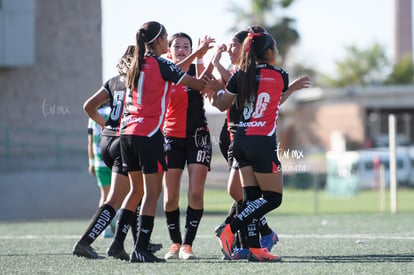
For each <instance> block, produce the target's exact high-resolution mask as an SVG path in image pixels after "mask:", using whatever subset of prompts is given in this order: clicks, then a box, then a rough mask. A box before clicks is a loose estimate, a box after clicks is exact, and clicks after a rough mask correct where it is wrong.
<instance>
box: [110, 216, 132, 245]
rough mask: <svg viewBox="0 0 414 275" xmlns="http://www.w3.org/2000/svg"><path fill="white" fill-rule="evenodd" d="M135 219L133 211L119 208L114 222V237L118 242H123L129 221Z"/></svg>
mask: <svg viewBox="0 0 414 275" xmlns="http://www.w3.org/2000/svg"><path fill="white" fill-rule="evenodd" d="M134 220H135V212H132V211H130V210H128V209H125V208H122V209H120V210H119V217H118V221H117V222H116V229H115V236H114V239H115V240H116V241H117V242H118V243H120V244H122V245H123V244H124V242H125V238H126V236H127V234H128V230H129V227H130V226H131V223H132V222H133V221H134Z"/></svg>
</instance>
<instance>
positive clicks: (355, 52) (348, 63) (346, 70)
mask: <svg viewBox="0 0 414 275" xmlns="http://www.w3.org/2000/svg"><path fill="white" fill-rule="evenodd" d="M335 64H336V74H337V77H336V78H332V77H330V76H325V78H324V79H325V80H324V82H325V83H326V84H327V85H328V86H333V87H344V86H354V85H356V86H366V85H368V84H372V83H383V82H384V79H385V77H384V73H385V71H386V69H387V68H388V65H389V62H388V59H387V57H386V54H385V50H384V47H383V46H381V45H380V44H378V43H375V44H373V45H372V46H371V47H369V48H367V49H359V48H357V47H356V46H348V47H346V56H345V58H344V59H343V60H340V61H336V62H335Z"/></svg>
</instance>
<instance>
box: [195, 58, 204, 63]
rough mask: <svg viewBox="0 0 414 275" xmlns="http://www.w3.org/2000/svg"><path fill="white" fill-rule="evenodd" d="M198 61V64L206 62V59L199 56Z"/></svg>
mask: <svg viewBox="0 0 414 275" xmlns="http://www.w3.org/2000/svg"><path fill="white" fill-rule="evenodd" d="M196 63H197V64H204V60H203V59H202V58H197V59H196Z"/></svg>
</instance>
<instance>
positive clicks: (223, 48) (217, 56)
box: [212, 44, 227, 66]
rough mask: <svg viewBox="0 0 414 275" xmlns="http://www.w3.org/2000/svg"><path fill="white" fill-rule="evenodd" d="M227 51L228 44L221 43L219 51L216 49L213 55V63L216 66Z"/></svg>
mask: <svg viewBox="0 0 414 275" xmlns="http://www.w3.org/2000/svg"><path fill="white" fill-rule="evenodd" d="M226 51H227V46H226V44H221V45H220V46H219V47H218V48H217V51H216V53H215V54H214V57H213V60H212V63H213V65H214V66H216V64H218V63H219V62H220V59H221V55H222V53H223V52H226Z"/></svg>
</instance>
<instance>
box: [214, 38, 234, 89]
mask: <svg viewBox="0 0 414 275" xmlns="http://www.w3.org/2000/svg"><path fill="white" fill-rule="evenodd" d="M225 51H227V47H226V45H225V44H221V45H220V46H219V47H218V48H217V51H216V54H215V55H214V57H213V60H212V63H213V65H214V67H215V68H216V70H217V71H218V72H219V74H220V77H221V79H222V80H223V81H224V82H226V83H227V82H228V81H229V78H230V76H231V73H230V72H229V71H228V70H227V69H226V68H224V67H223V65H221V63H220V59H221V55H222V53H223V52H225Z"/></svg>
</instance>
